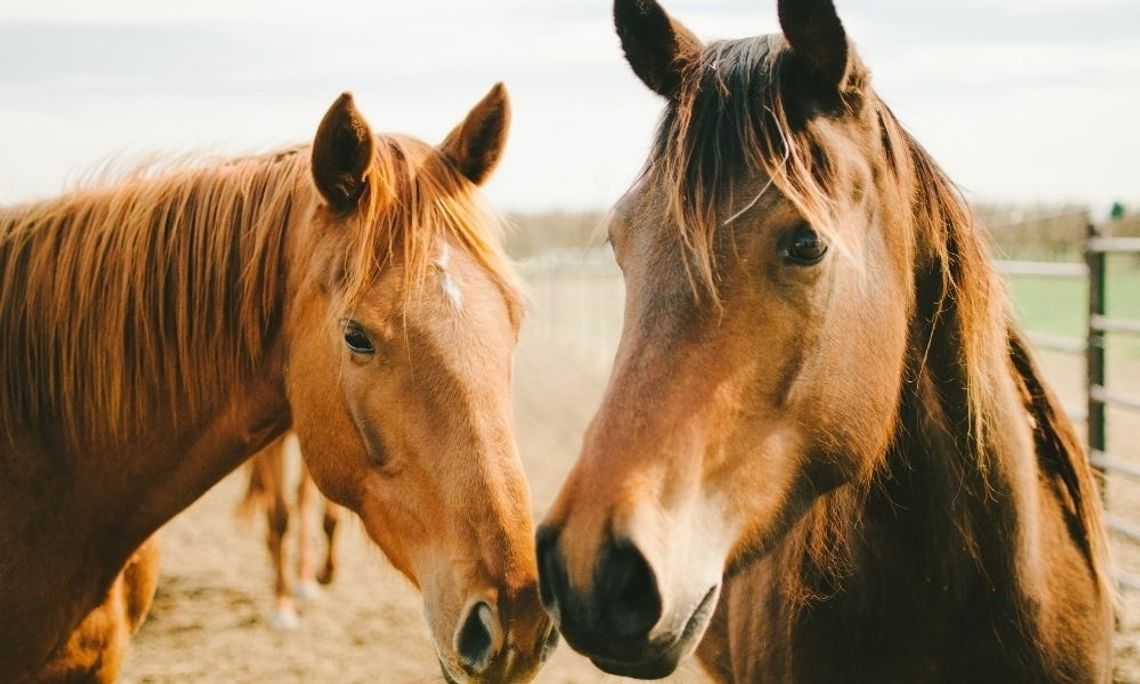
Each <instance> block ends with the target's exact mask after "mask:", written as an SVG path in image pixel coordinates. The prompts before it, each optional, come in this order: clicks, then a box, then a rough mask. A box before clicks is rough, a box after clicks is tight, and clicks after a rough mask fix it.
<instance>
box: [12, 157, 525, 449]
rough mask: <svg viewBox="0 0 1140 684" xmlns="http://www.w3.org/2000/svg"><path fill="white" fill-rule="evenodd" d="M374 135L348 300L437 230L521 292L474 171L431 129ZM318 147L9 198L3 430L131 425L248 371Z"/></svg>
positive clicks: (272, 332) (278, 300)
mask: <svg viewBox="0 0 1140 684" xmlns="http://www.w3.org/2000/svg"><path fill="white" fill-rule="evenodd" d="M377 142H378V144H377V146H376V155H375V160H374V164H373V166H372V168H371V170H370V172H369V173H368V197H367V198H366V201H364V202H361V205H360V206H361V211H360V216H359V217H356V219H357V220H354V221H350V222H349V225H350V226H351V229H352V233H351V236H350V240H349V249H348V250H347V251H346V253H345V259H346V263H345V282H344V288H345V292H344V295H345V296H344V297H343V301H344V305H345V306H346V307H351V306H352V305H353V304H354V303H355V301H356V298H357V297H359V295H360V294H361V293H362V292H363V291H364V289H365V287H366V286H367V284H368V283H369V282H370V281H371V280H372V279H373V278H374V277H375V276H376V274H377V272H378V271H379V270H380V269H382V268H384V267H385V266H387V265H389V264H390V263H393V262H396V261H398V262H399V263H401V264H403V265H404V266H405V267H406V273H407V274H408V277H409V278H412V279H422V278H423V277H425V276H426V274H427V273H428V272H429V270H430V269H429V268H428V266H429V265H430V258H431V255H430V253H429V250H430V248H431V245H433V244H434V243H435V242H436V241H437V240H438V239H440V238H443V239H450V240H453V241H455V242H456V243H457V245H458V246H462V247H463V248H465V249H467V250H469V251H470V252H471V253H472V254H473V255H474V256H475V257H476V258H477V259H478V260H479V261H480V262H481V263H483V264H484V265H485V266H486V267H488V269H489V270H490V271H491V272H492V273H493V274H494V275H495V277H496V278H497V280H498V281H499V282H501V283H502V285H503V288H504V292H505V293H507V295H508V296H512V297H513V296H515V289H514V277H513V275H512V274H511V270H510V268H509V265H508V262H507V260H506V258H505V257H504V256H503V253H502V251H501V247H500V242H501V238H500V235H501V232H500V221H499V219H498V218H497V217H496V215H495V214H494V213H492V212H490V211H489V210H488V209H487V208H486V207H485V206H484V205H483V204H482V203H481V200H480V199H479V198H478V193H476V192H474V185H473V184H472V183H471V182H470V181H468V180H466V179H465V178H464V177H463V175H462V174H461V173H460V172H459V171H458V170H457V169H456V168H455V167H454V165H453V164H452V163H450V161H449V160H448V159H447V158H446V157H445V156H444V155H442V154H440V153H439V152H438V151H436V150H435V148H432V147H430V146H428V145H427V144H425V143H422V142H419V141H417V140H414V139H412V138H407V137H403V136H394V135H393V136H379V137H378V141H377ZM309 149H310V148H309V146H294V147H289V148H284V149H282V150H279V151H276V152H272V153H268V154H264V155H260V156H254V157H247V158H239V159H234V160H231V161H227V162H222V163H217V162H214V163H207V162H196V163H195V162H190V163H180V164H176V165H174V166H173V168H168V169H165V170H163V171H162V172H160V173H157V174H147V173H141V172H140V173H135V174H131V175H128V176H127V177H125V178H123V179H122V180H120V181H118V182H114V183H111V184H108V185H105V186H102V187H88V188H80V189H78V190H75V191H72V192H70V193H68V194H65V195H63V196H61V197H58V198H55V199H50V200H45V201H41V202H36V203H32V204H27V205H22V206H16V207H10V208H6V209H0V282H3V283H4V288H3V290H2V291H0V327H2V328H3V329H4V331H5V334H6V335H8V341H7V343H6V344H5V345H4V346H3V348H2V350H0V369H3V377H2V378H0V431H7V432H10V431H11V429H12V428H13V427H15V426H17V425H19V426H26V425H32V426H35V427H36V431H37V433H39V434H41V436H43V437H44V438H48V439H55V438H56V437H55V434H56V433H57V432H58V431H60V430H62V432H63V435H64V436H65V437H66V438H67V439H70V440H73V441H74V440H78V439H80V438H82V437H84V436H92V435H103V436H120V435H123V434H125V433H129V432H130V431H132V430H134V429H137V428H139V427H140V426H142V425H143V424H144V423H145V422H146V421H147V420H148V418H149V417H152V416H153V415H154V412H155V411H156V410H157V409H156V408H155V407H161V406H167V407H188V408H184V410H189V411H190V414H191V416H193V415H195V414H197V413H198V412H199V411H202V410H206V409H208V408H209V406H210V405H211V403H213V402H217V401H218V400H219V398H220V397H222V396H224V394H225V392H226V391H227V390H228V389H229V388H231V387H233V386H235V385H236V383H237V382H238V381H239V380H241V379H244V378H248V377H249V376H250V374H251V373H252V372H253V370H254V369H255V368H257V367H258V364H259V362H260V361H261V359H262V357H263V355H264V354H265V352H266V351H267V349H268V346H269V344H270V342H272V340H273V339H274V337H275V336H276V334H277V333H278V329H279V326H280V323H281V318H282V307H283V302H284V294H285V293H284V289H285V287H286V282H287V278H286V271H287V258H288V255H287V254H286V242H287V237H286V233H287V230H286V229H287V227H288V226H289V225H290V222H291V218H292V217H293V214H294V213H295V212H299V211H309V210H310V209H309V207H310V206H311V203H312V201H313V200H312V199H311V198H313V197H315V191H314V190H313V189H312V180H311V176H310V165H309ZM207 369H208V370H207ZM96 416H102V417H105V416H112V417H114V419H113V420H112V422H111V423H110V424H107V423H106V422H104V421H105V420H106V419H105V418H101V419H99V420H96V418H95V417H96ZM168 418H169V419H176V420H186V422H189V420H188V419H187V417H186V416H181V417H179V416H169V417H168Z"/></svg>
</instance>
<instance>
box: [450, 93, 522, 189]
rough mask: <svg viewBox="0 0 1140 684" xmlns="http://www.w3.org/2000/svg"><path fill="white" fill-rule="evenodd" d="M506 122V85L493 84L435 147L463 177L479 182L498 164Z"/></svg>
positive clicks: (508, 112)
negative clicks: (452, 163)
mask: <svg viewBox="0 0 1140 684" xmlns="http://www.w3.org/2000/svg"><path fill="white" fill-rule="evenodd" d="M510 125H511V100H510V98H509V97H508V96H507V88H506V86H504V85H503V84H502V83H496V84H495V85H494V86H493V87H492V88H491V90H490V92H488V93H487V94H486V95H485V96H484V97H483V99H482V100H480V101H479V104H477V105H475V107H474V108H473V109H472V110H471V111H470V112H468V114H467V117H466V118H465V119H463V122H462V123H460V124H459V125H458V126H456V127H455V128H454V129H452V131H451V133H449V134H448V135H447V138H446V139H445V140H444V141H443V143H442V144H441V145H440V146H439V149H440V150H441V151H442V152H443V153H444V154H446V155H447V156H448V157H450V158H451V160H452V161H453V162H455V164H456V165H457V166H458V167H459V170H460V172H462V173H463V175H464V176H467V178H469V179H470V180H471V182H472V183H475V184H476V185H480V184H482V183H483V181H485V180H487V179H488V178H490V176H491V172H492V171H494V170H495V167H496V166H498V165H499V159H501V158H502V156H503V148H504V147H506V145H507V129H508V128H510Z"/></svg>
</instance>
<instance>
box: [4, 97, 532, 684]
mask: <svg viewBox="0 0 1140 684" xmlns="http://www.w3.org/2000/svg"><path fill="white" fill-rule="evenodd" d="M508 120H509V103H508V99H507V95H506V91H505V89H504V88H503V87H502V86H501V85H498V86H496V87H495V88H494V89H492V90H491V92H490V93H489V94H488V95H487V96H486V97H485V98H484V99H483V100H482V101H481V102H480V103H479V104H478V105H477V106H476V107H475V108H474V109H473V110H472V111H471V112H470V113H469V114H468V115H467V117H466V118H465V120H464V121H463V122H462V123H460V124H459V125H458V126H457V127H456V128H455V130H454V131H453V132H452V133H451V134H450V135H448V137H447V139H446V140H445V141H444V142H443V143H442V144H441V145H439V146H432V145H428V144H426V143H423V142H421V141H419V140H416V139H413V138H410V137H407V136H403V135H374V134H373V132H372V130H371V128H370V127H369V125H368V124H367V122H366V121H365V120H364V118H363V116H362V115H361V114H360V113H359V111H358V110H357V108H356V106H355V104H354V102H353V98H352V97H351V96H350V95H349V94H347V93H346V94H344V95H342V96H340V97H339V98H338V99H337V100H336V102H335V103H334V104H333V105H332V107H331V108H330V109H329V110H328V112H327V113H326V114H325V116H324V119H323V120H322V121H321V123H320V126H319V128H318V130H317V133H316V137H315V139H314V141H313V143H312V144H311V145H302V146H295V147H289V148H285V149H282V150H279V151H277V152H274V153H271V154H266V155H263V156H256V157H250V158H239V159H233V160H230V161H228V162H221V163H214V164H206V163H200V164H189V165H185V164H183V165H175V166H174V167H173V168H169V169H166V170H159V171H155V172H152V173H150V174H137V175H135V176H132V177H129V178H127V179H125V180H123V181H121V182H117V183H112V184H109V185H106V186H104V187H93V188H86V189H80V190H77V191H74V192H71V193H69V194H66V195H63V196H61V197H59V198H56V199H50V200H46V201H42V202H37V203H33V204H28V205H23V206H15V207H10V208H7V209H3V210H0V287H2V288H3V289H2V290H0V329H2V330H3V331H4V336H3V341H2V342H0V615H3V616H4V619H3V620H0V681H3V682H21V681H26V680H33V681H35V680H37V679H40V678H41V670H42V668H44V667H45V664H46V663H47V661H48V660H49V658H51V657H52V655H53V653H55V652H57V651H58V650H59V649H63V648H64V647H65V645H66V642H67V640H68V638H69V634H70V633H71V632H72V631H73V630H74V629H75V628H76V627H77V626H78V625H80V623H82V622H83V621H84V619H85V617H86V616H87V615H88V614H89V613H90V612H91V611H92V610H94V609H95V608H96V607H97V606H99V605H100V603H101V602H102V601H103V600H104V598H105V597H106V596H107V594H108V591H109V590H110V589H111V587H112V586H113V584H114V583H115V582H116V577H117V576H119V574H120V571H121V570H122V569H123V568H124V565H125V564H126V563H127V560H128V559H129V558H130V557H131V556H132V554H133V553H134V552H135V549H137V548H138V547H139V546H140V545H141V544H142V543H143V541H144V540H146V539H147V538H148V537H149V536H150V535H151V534H152V533H153V532H154V531H155V530H156V529H158V528H159V526H161V525H162V524H163V523H164V522H166V521H167V520H170V519H171V518H172V517H173V516H174V515H175V514H176V513H178V512H179V511H181V510H182V509H184V508H186V507H187V506H188V505H189V504H190V503H192V502H193V501H194V500H195V499H197V498H198V497H199V496H201V495H202V494H203V493H204V492H205V491H206V490H207V489H208V488H209V487H210V486H211V485H213V484H214V483H216V482H218V481H219V480H220V479H222V478H223V477H224V476H225V475H226V474H227V473H229V472H231V471H232V470H234V469H235V468H236V467H237V466H238V465H240V464H241V463H242V461H244V460H246V459H247V458H248V457H249V456H250V455H251V454H253V453H254V452H256V451H257V450H259V449H260V448H262V447H263V446H265V445H266V444H268V443H269V442H270V441H272V440H273V439H274V438H276V437H277V436H278V435H280V434H281V433H282V432H284V431H285V430H286V429H288V428H290V427H292V429H293V430H295V431H296V433H297V436H298V438H299V440H300V444H301V449H302V453H303V454H304V458H305V462H306V464H307V466H308V467H309V469H310V471H311V472H312V474H313V477H314V478H315V480H316V482H317V484H318V485H319V486H320V488H321V490H322V491H323V492H324V493H325V494H327V495H328V496H329V497H330V498H332V499H333V500H335V501H336V502H338V503H340V504H343V505H345V506H347V507H348V508H350V509H351V510H352V511H354V512H355V513H356V514H358V515H359V516H360V518H361V520H362V521H363V524H364V527H365V529H366V530H367V531H368V533H369V535H370V536H371V537H372V538H373V539H374V540H375V541H376V542H377V543H378V544H379V545H380V547H381V549H382V550H383V552H384V553H385V554H386V556H387V557H388V559H389V560H390V561H391V562H392V563H393V565H394V566H395V567H396V568H398V569H399V570H400V571H401V572H402V573H403V574H404V575H406V576H407V577H408V578H409V579H410V580H411V581H412V582H413V583H414V584H415V585H416V586H417V587H418V588H419V589H420V590H422V592H423V600H424V608H425V616H426V618H427V621H428V625H429V629H430V633H431V637H432V640H433V642H434V644H435V648H436V652H437V654H438V657H439V660H440V664H441V666H442V668H443V671H444V674H445V676H446V677H447V678H448V679H450V680H453V681H494V682H499V681H516V680H517V681H521V680H526V679H529V678H531V677H532V676H533V674H534V673H535V672H536V671H537V668H538V667H539V665H540V662H541V660H542V659H543V657H544V656H545V654H546V653H547V651H548V650H549V648H550V645H551V643H552V642H553V637H552V634H553V630H552V627H551V625H550V621H549V620H548V618H547V617H546V615H545V613H544V611H543V610H542V606H541V604H540V602H539V597H538V590H537V580H538V578H537V568H536V566H535V558H534V541H533V530H532V525H533V522H532V518H531V503H530V497H529V491H528V488H527V484H526V481H525V479H524V477H523V471H522V466H521V463H520V461H519V458H518V454H517V449H516V446H515V440H514V424H513V420H514V419H513V415H512V410H511V397H510V383H511V365H512V357H513V349H514V346H515V342H516V339H517V336H518V329H519V325H520V321H521V317H522V314H521V308H520V304H519V297H518V295H517V291H516V287H515V285H514V284H513V283H514V276H513V274H512V271H511V269H510V267H509V265H508V263H507V261H506V259H505V258H504V256H503V254H502V252H501V248H500V241H501V240H500V236H499V231H498V228H499V224H498V221H497V219H496V218H495V215H494V214H493V213H491V212H490V211H489V210H488V209H487V208H486V207H485V206H484V204H483V202H482V201H481V200H480V198H479V193H478V191H477V186H478V185H479V184H481V183H482V182H483V181H484V180H485V179H486V178H487V177H488V176H489V174H490V173H491V171H492V170H493V168H494V167H495V166H496V164H497V162H498V160H499V157H500V155H501V152H502V149H503V145H504V142H505V138H506V131H507V126H508ZM110 676H111V677H113V674H112V675H110ZM104 679H106V678H104Z"/></svg>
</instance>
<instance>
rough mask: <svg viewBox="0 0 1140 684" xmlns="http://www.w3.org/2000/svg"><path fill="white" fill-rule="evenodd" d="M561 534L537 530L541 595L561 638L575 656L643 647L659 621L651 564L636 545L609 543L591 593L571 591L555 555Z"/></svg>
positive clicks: (559, 556) (558, 555)
mask: <svg viewBox="0 0 1140 684" xmlns="http://www.w3.org/2000/svg"><path fill="white" fill-rule="evenodd" d="M558 536H559V531H558V530H556V529H553V528H549V527H545V526H544V527H541V528H539V531H538V535H537V538H536V547H537V550H538V568H539V573H538V574H539V592H540V594H541V596H542V602H543V604H544V605H545V606H546V609H547V611H549V612H550V614H551V615H552V616H553V617H554V619H555V621H556V622H558V624H559V628H560V630H561V632H562V635H563V636H564V637H566V640H567V641H568V642H569V643H570V645H571V646H574V647H575V648H576V649H577V650H580V651H586V652H590V653H598V654H606V653H618V652H621V651H622V650H623V649H625V648H627V647H635V648H636V647H639V646H643V645H645V643H646V641H647V640H648V638H649V632H650V631H651V630H652V629H653V626H654V625H656V624H657V622H658V621H659V620H660V619H661V610H662V606H661V594H660V592H659V591H658V587H657V580H656V577H655V576H654V574H653V570H652V568H651V567H650V565H649V562H648V561H647V560H646V559H645V556H644V554H642V553H641V551H640V550H639V549H638V548H637V546H636V545H635V544H633V543H632V542H630V541H629V540H626V539H613V538H610V539H608V540H607V541H606V542H605V543H604V544H603V548H602V550H601V552H600V553H599V555H598V560H597V563H596V564H595V567H594V578H593V588H592V591H590V592H589V593H586V594H582V593H579V592H576V591H574V590H572V589H571V588H570V586H569V581H568V579H567V571H566V563H565V559H564V558H563V556H562V553H561V552H560V551H559V549H558Z"/></svg>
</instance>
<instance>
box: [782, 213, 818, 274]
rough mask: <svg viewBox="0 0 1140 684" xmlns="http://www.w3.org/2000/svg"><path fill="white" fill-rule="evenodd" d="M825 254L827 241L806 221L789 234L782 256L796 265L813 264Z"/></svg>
mask: <svg viewBox="0 0 1140 684" xmlns="http://www.w3.org/2000/svg"><path fill="white" fill-rule="evenodd" d="M825 254H827V242H825V241H824V239H823V238H821V237H820V236H819V233H817V232H815V230H814V229H813V228H812V227H811V226H809V225H807V224H806V223H805V224H803V225H801V226H800V227H799V228H796V230H795V231H794V232H793V233H792V234H791V236H790V237H789V239H788V241H787V243H786V246H785V247H784V257H785V258H786V259H787V260H788V261H789V262H791V263H793V264H795V265H796V266H815V265H816V264H818V263H819V262H820V261H822V260H823V255H825Z"/></svg>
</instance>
